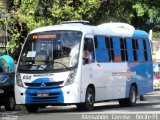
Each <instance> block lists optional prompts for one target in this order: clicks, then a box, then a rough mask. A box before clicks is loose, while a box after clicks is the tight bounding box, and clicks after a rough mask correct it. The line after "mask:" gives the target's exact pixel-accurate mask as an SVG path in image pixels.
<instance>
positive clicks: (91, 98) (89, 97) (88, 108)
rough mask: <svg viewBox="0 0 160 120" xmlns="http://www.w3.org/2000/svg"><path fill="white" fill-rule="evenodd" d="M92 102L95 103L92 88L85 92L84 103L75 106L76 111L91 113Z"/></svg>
mask: <svg viewBox="0 0 160 120" xmlns="http://www.w3.org/2000/svg"><path fill="white" fill-rule="evenodd" d="M94 101H95V93H94V90H93V89H92V88H88V89H87V91H86V97H85V102H84V103H80V104H77V109H78V110H85V111H91V110H93V108H94Z"/></svg>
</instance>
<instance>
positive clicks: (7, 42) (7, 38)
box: [5, 0, 9, 55]
mask: <svg viewBox="0 0 160 120" xmlns="http://www.w3.org/2000/svg"><path fill="white" fill-rule="evenodd" d="M5 8H6V10H5V27H6V42H7V43H8V32H7V30H8V28H7V17H8V15H7V0H5ZM6 50H7V55H9V53H8V48H7V47H6Z"/></svg>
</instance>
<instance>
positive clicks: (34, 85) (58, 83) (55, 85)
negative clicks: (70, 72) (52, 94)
mask: <svg viewBox="0 0 160 120" xmlns="http://www.w3.org/2000/svg"><path fill="white" fill-rule="evenodd" d="M61 84H63V81H59V82H46V83H26V82H25V85H26V86H28V87H31V88H32V87H35V88H39V87H40V88H42V87H43V88H46V87H58V86H59V85H61Z"/></svg>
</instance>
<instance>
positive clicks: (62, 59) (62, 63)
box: [18, 31, 82, 71]
mask: <svg viewBox="0 0 160 120" xmlns="http://www.w3.org/2000/svg"><path fill="white" fill-rule="evenodd" d="M81 37H82V32H80V31H47V32H40V33H34V34H30V35H29V36H28V38H27V40H26V43H25V45H24V47H23V50H22V52H21V56H20V61H19V65H18V70H34V71H37V70H38V71H39V70H40V71H52V70H68V69H70V68H72V67H74V66H76V64H77V63H78V56H79V47H80V41H81Z"/></svg>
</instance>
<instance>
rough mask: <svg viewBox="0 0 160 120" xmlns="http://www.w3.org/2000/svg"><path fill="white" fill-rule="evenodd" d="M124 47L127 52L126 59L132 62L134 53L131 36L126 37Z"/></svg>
mask: <svg viewBox="0 0 160 120" xmlns="http://www.w3.org/2000/svg"><path fill="white" fill-rule="evenodd" d="M126 48H127V54H128V61H129V62H133V61H134V55H133V46H132V39H131V38H126Z"/></svg>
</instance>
